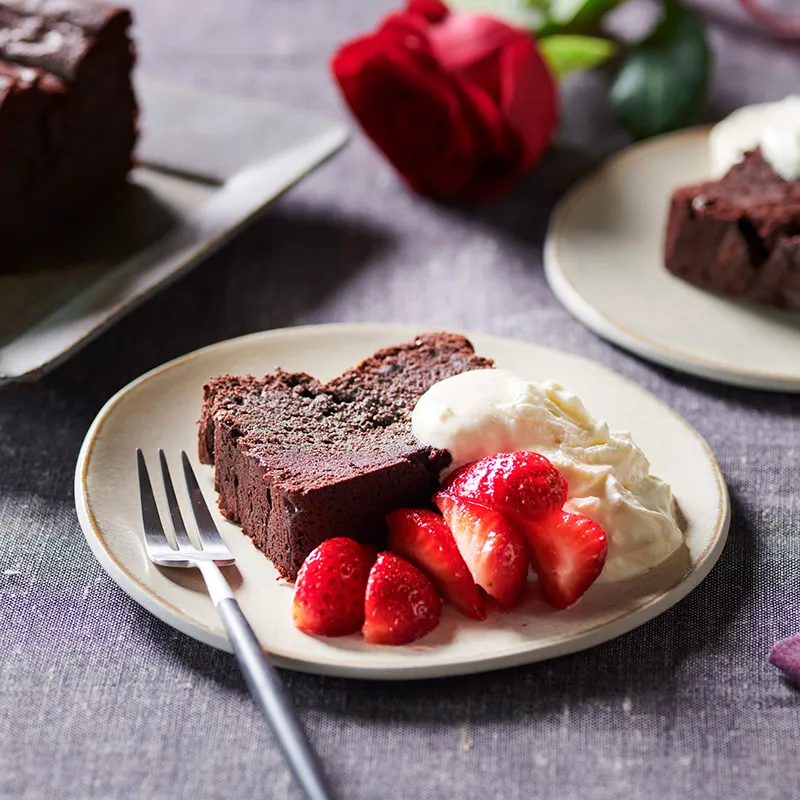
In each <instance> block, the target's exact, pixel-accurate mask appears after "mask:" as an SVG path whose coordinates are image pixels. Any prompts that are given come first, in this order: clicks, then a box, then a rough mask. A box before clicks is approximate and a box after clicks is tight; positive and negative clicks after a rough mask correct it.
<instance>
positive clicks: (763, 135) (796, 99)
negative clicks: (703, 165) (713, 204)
mask: <svg viewBox="0 0 800 800" xmlns="http://www.w3.org/2000/svg"><path fill="white" fill-rule="evenodd" d="M756 147H760V148H761V154H762V155H763V156H764V158H765V159H766V160H767V161H768V162H769V163H770V165H771V166H772V168H773V169H774V170H775V172H777V173H778V175H780V176H781V177H782V178H783V179H784V180H787V181H796V180H800V95H797V94H793V95H789V96H788V97H785V98H784V99H783V100H780V101H779V102H777V103H759V104H758V105H752V106H744V107H742V108H740V109H738V110H737V111H734V112H733V113H732V114H731V115H730V116H728V117H726V118H725V119H723V120H722V121H721V122H719V123H717V124H716V125H715V126H714V127H713V128H712V129H711V135H710V137H709V154H710V156H711V170H712V172H713V174H714V177H717V178H721V177H722V176H723V175H724V174H725V173H726V172H727V171H728V170H729V169H730V168H731V167H732V166H733V165H734V164H738V163H739V162H740V161H741V160H742V158H743V157H744V154H745V153H746V152H747V151H749V150H755V148H756Z"/></svg>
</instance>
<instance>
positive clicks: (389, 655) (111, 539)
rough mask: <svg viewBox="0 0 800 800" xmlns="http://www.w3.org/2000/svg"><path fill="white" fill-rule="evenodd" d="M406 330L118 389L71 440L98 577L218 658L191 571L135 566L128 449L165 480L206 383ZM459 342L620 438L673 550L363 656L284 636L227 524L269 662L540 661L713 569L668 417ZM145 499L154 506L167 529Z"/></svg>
mask: <svg viewBox="0 0 800 800" xmlns="http://www.w3.org/2000/svg"><path fill="white" fill-rule="evenodd" d="M420 332H421V331H420V330H419V329H418V328H411V327H407V326H383V325H381V326H359V325H325V326H310V327H305V328H292V329H287V330H279V331H272V332H268V333H259V334H255V335H252V336H246V337H243V338H241V339H233V340H231V341H228V342H222V343H220V344H216V345H213V346H211V347H207V348H205V349H203V350H198V351H197V352H195V353H190V354H189V355H187V356H184V357H182V358H179V359H177V360H176V361H172V362H170V363H169V364H165V365H164V366H162V367H159V368H158V369H156V370H153V371H152V372H149V373H147V374H146V375H144V376H142V377H141V378H139V379H138V380H137V381H134V382H133V383H132V384H130V385H129V386H128V387H126V388H125V389H123V390H122V391H121V392H119V393H118V394H117V395H116V396H115V397H113V398H112V399H111V400H109V402H108V403H107V404H106V406H105V407H104V408H103V410H102V411H101V412H100V413H99V414H98V416H97V419H96V420H95V421H94V423H93V424H92V427H91V428H90V430H89V432H88V434H87V435H86V440H85V441H84V444H83V447H82V449H81V453H80V456H79V458H78V465H77V470H76V475H75V498H76V505H77V510H78V516H79V518H80V521H81V525H82V527H83V530H84V533H85V534H86V539H87V541H88V542H89V545H90V547H91V548H92V551H93V552H94V554H95V556H97V558H98V560H99V561H100V563H101V564H102V565H103V567H104V568H105V569H106V570H107V572H108V574H109V575H110V576H111V577H112V579H113V580H114V581H116V582H117V583H118V584H119V586H120V587H122V589H123V590H124V591H126V592H127V593H128V594H129V595H130V596H131V597H132V598H133V599H134V600H136V601H137V602H138V603H140V604H141V605H142V606H144V607H145V608H146V609H148V610H149V611H151V612H152V613H153V614H155V615H156V616H157V617H159V618H160V619H162V620H164V621H165V622H166V623H167V624H168V625H171V626H173V627H174V628H177V629H178V630H180V631H183V632H184V633H187V634H189V635H190V636H193V637H195V638H196V639H199V640H200V641H203V642H206V643H208V644H210V645H213V646H214V647H219V648H222V649H226V650H227V649H228V642H227V639H226V638H225V634H224V632H223V630H222V628H221V625H220V623H219V620H218V619H217V616H216V613H215V611H214V609H213V606H212V605H211V603H210V601H209V600H208V597H207V595H206V593H205V591H204V589H203V585H202V581H201V579H200V577H199V575H198V574H196V573H195V572H194V571H189V570H172V571H167V570H162V569H159V568H157V567H155V566H153V565H152V564H151V563H150V562H149V561H148V560H147V557H146V556H145V553H144V550H143V549H142V541H141V521H140V510H139V508H140V507H139V497H138V490H137V480H136V469H135V458H134V450H135V448H136V447H141V448H142V449H143V450H144V451H145V454H146V456H147V458H148V460H149V462H150V463H151V465H155V464H156V452H157V449H158V448H159V447H163V448H164V450H165V451H166V452H167V454H168V456H170V457H171V462H172V465H173V471H174V468H175V466H176V465H177V456H178V453H179V451H180V450H181V449H184V450H186V451H187V452H188V453H189V454H190V455H192V456H193V457H194V454H195V453H196V450H197V426H196V424H195V420H196V419H197V417H198V412H199V409H200V400H201V386H202V384H203V383H204V382H205V381H206V380H207V379H208V378H209V377H210V376H212V375H216V374H219V373H225V372H232V373H244V372H252V373H255V374H264V373H266V372H268V371H271V370H273V369H274V368H275V367H276V366H278V365H280V366H282V367H284V368H286V369H288V370H305V371H308V372H310V373H312V374H314V375H316V376H317V377H319V378H321V379H329V378H332V377H333V376H334V375H336V374H338V373H339V372H341V371H343V370H344V369H346V368H347V367H349V366H351V365H353V364H356V363H357V362H358V361H359V360H360V359H362V358H364V357H366V356H368V355H370V354H371V353H372V352H373V351H375V350H376V349H378V348H380V347H383V346H387V345H390V344H396V343H398V342H402V341H407V340H409V339H411V338H413V337H414V336H415V335H416V334H418V333H420ZM471 338H472V341H473V343H474V344H475V347H476V349H477V350H478V352H480V353H482V354H483V355H486V356H491V357H493V358H495V359H496V361H497V363H498V365H499V366H502V367H506V368H508V369H512V370H514V371H516V372H518V373H519V374H521V375H523V376H525V377H527V378H530V379H533V380H543V379H545V378H551V379H554V380H557V381H560V382H561V383H563V384H564V385H565V386H567V387H569V388H571V389H572V390H574V391H575V392H577V393H578V394H579V395H580V396H581V397H582V398H583V399H584V400H585V402H586V404H587V405H588V407H589V409H590V410H591V411H593V412H594V413H595V414H596V415H598V416H600V417H603V418H605V419H607V420H608V421H609V422H610V423H611V425H612V426H614V427H616V428H627V429H629V430H630V431H632V433H633V435H634V436H635V438H636V440H637V441H638V442H639V443H640V444H641V446H642V447H643V448H644V450H645V452H646V453H647V455H648V456H650V458H651V460H652V465H653V469H654V471H655V472H656V473H657V474H659V475H660V476H662V477H663V478H664V479H666V480H667V481H669V482H670V483H671V484H672V486H673V488H674V490H675V495H676V497H677V499H678V502H679V504H680V508H681V511H682V513H683V515H684V517H685V519H686V543H687V547H686V548H684V549H682V550H681V551H679V552H678V553H677V554H676V555H675V556H674V557H673V558H671V559H670V560H669V561H668V562H666V563H665V564H663V565H662V566H661V567H659V568H657V569H655V570H652V571H651V572H650V573H648V574H647V575H645V576H643V577H642V578H639V579H637V580H634V581H630V582H627V583H621V584H616V585H609V584H605V585H601V584H599V583H598V584H595V585H594V586H593V587H592V588H591V589H590V590H589V592H588V593H587V594H586V595H585V596H584V597H583V598H582V599H581V601H580V602H579V603H578V604H576V605H575V606H574V607H573V608H571V609H569V610H567V611H558V612H557V611H554V610H552V609H550V608H548V607H546V606H545V604H544V603H543V602H542V601H541V600H537V599H536V598H535V592H530V593H529V594H530V595H531V597H530V599H528V600H526V601H525V602H524V603H523V605H522V607H521V608H519V610H517V611H515V612H514V613H511V614H502V613H495V614H493V615H492V616H490V618H489V619H488V620H486V621H485V622H480V623H478V622H472V621H469V620H466V619H465V618H463V617H461V616H460V615H459V614H458V613H457V612H455V611H454V610H453V609H451V608H446V609H445V612H444V615H443V619H442V623H441V624H440V626H439V627H438V628H437V629H436V630H435V631H433V632H432V633H431V634H429V635H428V636H427V637H425V638H423V639H422V640H420V641H418V642H416V643H415V644H414V645H411V646H407V647H379V646H368V645H365V644H364V642H363V640H361V639H360V637H357V636H351V637H345V638H341V639H322V638H313V637H310V636H305V635H304V634H302V633H300V632H299V631H297V630H296V629H295V628H294V627H293V625H292V621H291V602H292V588H291V587H290V586H289V585H288V584H286V583H281V582H278V581H277V580H276V572H275V570H274V568H273V566H272V564H271V563H270V562H269V561H268V560H267V559H266V558H265V557H264V556H263V555H262V554H261V553H259V552H258V551H257V550H256V549H255V548H254V547H253V545H252V544H251V543H250V540H249V538H247V537H246V536H244V535H243V534H242V533H241V531H240V530H239V528H238V526H236V525H233V524H231V523H228V522H225V521H224V520H222V518H221V517H220V520H219V524H220V529H221V532H222V535H223V536H224V538H225V540H226V541H227V543H228V545H229V546H230V548H231V550H232V551H233V553H234V555H235V556H236V562H237V565H238V569H239V575H240V577H239V579H238V580H237V581H236V582H235V592H236V596H237V598H238V599H239V602H240V603H241V605H242V607H243V609H244V612H245V614H246V615H247V617H248V618H249V619H250V621H251V622H252V624H253V627H254V628H255V630H256V633H257V635H258V637H259V639H260V641H261V642H262V644H263V645H264V648H265V649H267V650H268V651H269V652H271V653H272V654H274V657H275V660H276V662H277V663H278V664H281V665H283V666H286V667H291V668H293V669H298V670H303V671H308V672H318V673H324V674H330V675H344V676H352V677H359V678H404V679H408V678H424V677H425V678H427V677H435V676H444V675H455V674H460V673H468V672H479V671H482V670H488V669H495V668H498V667H506V666H511V665H514V664H521V663H526V662H531V661H539V660H542V659H547V658H552V657H554V656H559V655H563V654H565V653H570V652H574V651H576V650H582V649H585V648H587V647H591V646H593V645H596V644H598V643H600V642H604V641H606V640H608V639H611V638H613V637H615V636H619V635H620V634H622V633H625V632H626V631H629V630H631V629H632V628H635V627H636V626H637V625H641V624H642V623H643V622H646V621H647V620H649V619H651V618H652V617H654V616H656V614H659V613H661V612H662V611H664V610H666V609H667V608H669V607H670V606H672V605H673V604H674V603H676V602H677V601H678V600H680V599H681V598H682V597H684V596H685V595H686V594H687V593H688V592H689V591H691V590H692V589H693V588H694V587H695V586H697V584H698V583H700V581H701V580H702V579H703V578H704V577H705V576H706V575H707V574H708V571H709V570H710V569H711V567H712V566H713V564H714V563H715V561H716V560H717V558H718V556H719V554H720V552H721V550H722V548H723V545H724V544H725V538H726V536H727V531H728V524H729V515H730V512H729V504H728V494H727V490H726V488H725V482H724V480H723V478H722V475H721V474H720V471H719V468H718V467H717V464H716V461H715V459H714V456H713V455H712V453H711V451H710V450H709V448H708V446H707V445H706V443H705V442H704V441H703V440H702V439H701V438H700V436H698V434H697V433H696V432H695V431H694V430H693V429H692V428H691V427H690V426H689V425H688V424H687V423H686V422H685V421H684V420H683V419H682V418H681V417H679V416H678V415H677V414H676V413H675V412H673V411H671V410H670V409H669V408H668V407H667V406H665V405H664V404H663V403H661V402H660V401H659V400H657V399H656V398H655V397H653V396H652V395H650V394H648V393H647V392H645V391H644V390H643V389H640V388H639V387H638V386H636V385H634V384H632V383H630V382H629V381H627V380H625V379H624V378H622V377H620V376H619V375H617V374H615V373H613V372H610V371H609V370H607V369H605V368H604V367H601V366H599V365H598V364H594V363H592V362H590V361H586V360H584V359H582V358H579V357H577V356H574V355H568V354H566V353H561V352H558V351H556V350H550V349H546V348H543V347H537V346H535V345H531V344H526V343H523V342H516V341H511V340H506V339H497V338H492V337H489V336H481V335H475V336H472V337H471ZM195 458H196V457H195ZM195 463H196V461H195ZM196 471H197V473H198V476H199V478H200V481H201V485H202V488H203V491H204V493H205V496H206V498H207V500H208V502H209V503H210V504H211V505H212V506H213V504H214V503H215V500H216V496H215V493H214V489H213V482H212V470H211V468H209V467H203V466H200V465H197V464H196ZM153 474H157V473H153ZM160 488H161V487H160V486H158V487H156V492H157V496H158V501H159V503H160V504H161V508H162V515H163V516H164V518H165V519H167V516H166V512H165V507H164V497H163V494H161V493H159V489H160ZM182 499H184V498H182ZM186 518H187V519H189V518H190V512H189V511H188V509H187V510H186Z"/></svg>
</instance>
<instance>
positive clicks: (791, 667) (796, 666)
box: [769, 634, 800, 685]
mask: <svg viewBox="0 0 800 800" xmlns="http://www.w3.org/2000/svg"><path fill="white" fill-rule="evenodd" d="M769 663H770V664H772V665H773V666H775V667H777V668H778V669H779V670H781V671H782V672H783V673H784V674H785V675H786V676H787V677H788V678H791V679H792V680H793V681H794V682H795V683H797V684H798V685H800V634H798V635H797V636H790V637H789V638H788V639H781V640H780V641H779V642H776V643H775V644H774V645H773V647H772V650H770V653H769Z"/></svg>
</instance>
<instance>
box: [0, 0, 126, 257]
mask: <svg viewBox="0 0 800 800" xmlns="http://www.w3.org/2000/svg"><path fill="white" fill-rule="evenodd" d="M130 25H131V15H130V12H128V11H127V10H126V9H123V8H117V7H114V6H109V5H105V4H103V3H97V2H86V1H85V0H0V243H1V244H0V267H1V266H5V265H7V264H8V263H10V262H11V261H13V260H14V257H15V256H17V255H18V254H19V251H20V250H21V249H22V248H23V247H24V246H25V245H27V244H29V243H30V242H31V241H33V240H34V239H36V238H37V237H39V236H41V234H42V233H43V232H44V231H46V230H47V228H48V226H50V225H52V224H53V223H54V222H56V221H58V220H60V219H62V218H64V217H65V216H67V215H68V214H69V213H70V212H72V211H74V210H76V209H78V208H80V207H82V206H84V205H85V204H87V203H89V202H91V201H93V200H96V199H102V198H104V197H105V195H106V194H107V193H108V192H110V191H112V190H114V189H117V188H119V187H120V186H122V185H123V183H124V181H125V178H126V175H127V174H128V172H129V171H130V169H131V166H132V152H133V147H134V144H135V141H136V120H137V105H136V98H135V96H134V90H133V86H132V84H131V70H132V68H133V63H134V50H133V45H132V42H131V39H130V38H129V35H128V28H129V26H130Z"/></svg>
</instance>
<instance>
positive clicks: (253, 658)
mask: <svg viewBox="0 0 800 800" xmlns="http://www.w3.org/2000/svg"><path fill="white" fill-rule="evenodd" d="M158 457H159V460H160V462H161V474H162V476H163V478H164V490H165V492H166V495H167V505H168V506H169V513H170V517H171V519H172V528H173V531H174V532H175V542H176V544H177V549H175V548H173V547H172V545H171V544H170V542H169V540H168V539H167V537H166V534H165V533H164V526H163V525H162V524H161V517H160V516H159V513H158V507H157V505H156V500H155V497H154V495H153V487H152V485H151V483H150V476H149V475H148V472H147V464H146V462H145V459H144V454H143V453H142V451H141V450H138V449H137V451H136V461H137V464H138V469H139V493H140V495H141V500H142V526H143V528H144V544H145V550H146V551H147V555H148V556H149V557H150V560H151V561H152V562H153V563H154V564H158V565H159V566H161V567H194V568H196V569H199V570H200V573H201V574H202V576H203V580H205V583H206V587H207V588H208V593H209V595H210V596H211V600H212V601H213V603H214V605H215V607H216V609H217V613H218V614H219V616H220V618H221V619H222V623H223V625H224V626H225V630H226V632H227V634H228V639H229V640H230V643H231V645H232V647H233V651H234V653H235V654H236V658H237V659H238V661H239V666H240V667H241V669H242V673H243V674H244V677H245V680H246V681H247V685H248V686H249V688H250V691H251V692H252V694H253V696H254V697H255V699H256V702H257V703H258V705H259V706H260V708H261V711H262V712H263V714H264V716H265V717H266V718H267V721H268V722H269V724H270V726H271V727H272V731H273V733H274V734H275V737H276V739H277V740H278V743H279V744H280V746H281V749H282V750H283V753H284V755H285V756H286V759H287V761H288V762H289V765H290V766H291V768H292V772H294V775H295V777H296V778H297V781H298V783H299V784H300V786H301V787H302V788H303V791H304V792H305V795H306V797H307V798H309V800H330V799H331V797H332V795H331V793H330V790H329V789H328V787H327V784H326V782H325V779H324V777H323V775H322V771H321V770H320V767H319V764H318V762H317V759H316V758H315V756H314V753H313V751H312V750H311V745H310V744H309V743H308V739H307V738H306V736H305V734H304V733H303V730H302V728H301V727H300V723H299V721H298V720H297V717H296V716H295V713H294V710H293V709H292V705H291V702H290V701H289V699H288V697H287V695H286V691H285V689H284V687H283V682H282V681H281V679H280V677H279V676H278V673H277V672H276V671H275V668H274V667H273V666H272V664H271V663H270V661H269V658H268V657H267V655H266V654H265V653H264V651H263V650H262V649H261V645H260V644H259V643H258V639H256V636H255V634H254V633H253V629H252V628H251V627H250V624H249V623H248V622H247V620H246V619H245V616H244V614H243V613H242V610H241V608H239V604H238V603H237V602H236V599H235V598H234V596H233V592H232V591H231V588H230V586H229V585H228V582H227V580H226V579H225V576H224V575H223V574H222V572H221V571H220V569H219V568H220V567H221V566H230V565H231V564H233V563H234V558H233V554H232V553H231V551H230V550H228V547H227V545H226V544H225V542H224V541H223V539H222V537H221V536H220V534H219V531H218V530H217V526H216V525H215V524H214V520H213V518H212V517H211V514H210V512H209V510H208V506H207V505H206V502H205V500H204V499H203V493H202V492H201V491H200V486H199V485H198V483H197V478H196V477H195V474H194V470H193V469H192V465H191V464H190V463H189V459H188V458H187V456H186V453H185V452H183V451H181V461H182V463H183V474H184V477H185V479H186V488H187V490H188V492H189V498H190V500H191V504H192V511H193V512H194V519H195V522H196V523H197V534H198V539H199V540H200V548H199V549H198V548H197V547H195V546H194V544H193V543H192V540H191V539H190V538H189V534H188V533H187V532H186V526H185V525H184V523H183V516H182V515H181V510H180V506H179V505H178V499H177V497H176V496H175V489H174V488H173V485H172V478H171V477H170V473H169V466H168V465H167V458H166V456H165V455H164V451H163V450H159V451H158Z"/></svg>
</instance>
